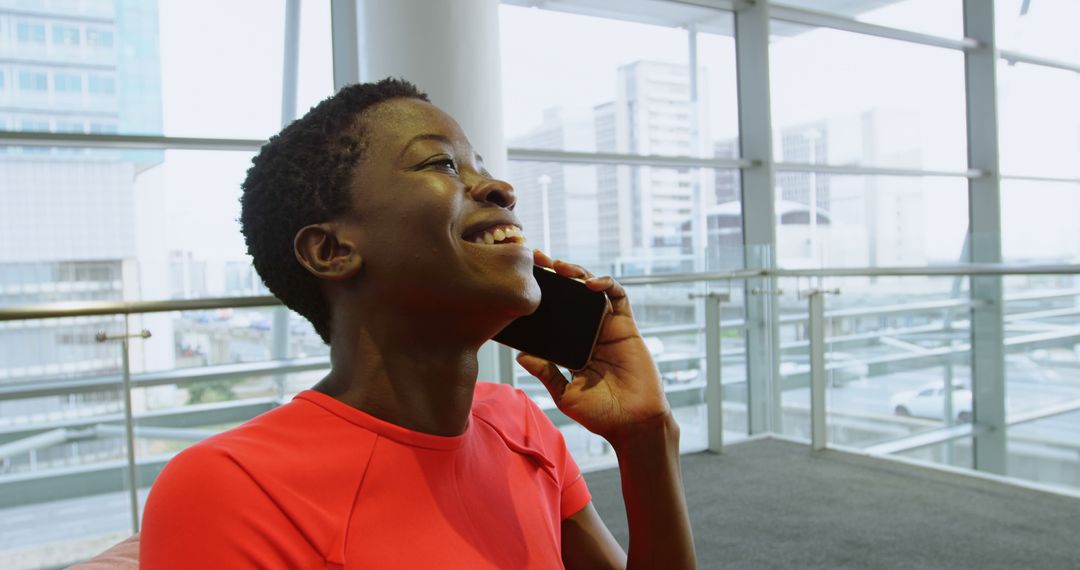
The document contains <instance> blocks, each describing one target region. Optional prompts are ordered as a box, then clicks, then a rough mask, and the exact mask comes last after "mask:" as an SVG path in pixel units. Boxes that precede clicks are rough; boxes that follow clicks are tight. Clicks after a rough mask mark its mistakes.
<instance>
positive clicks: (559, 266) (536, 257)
mask: <svg viewBox="0 0 1080 570" xmlns="http://www.w3.org/2000/svg"><path fill="white" fill-rule="evenodd" d="M533 263H535V264H536V265H539V266H541V267H547V268H550V269H554V270H555V273H558V274H559V275H562V276H564V277H573V278H574V279H582V280H585V279H588V278H590V277H592V273H589V271H588V270H587V269H585V268H584V267H582V266H580V265H576V264H574V263H569V262H566V261H563V260H561V259H554V260H553V259H551V257H549V256H548V255H547V254H546V253H544V252H542V251H540V250H539V249H534V250H533Z"/></svg>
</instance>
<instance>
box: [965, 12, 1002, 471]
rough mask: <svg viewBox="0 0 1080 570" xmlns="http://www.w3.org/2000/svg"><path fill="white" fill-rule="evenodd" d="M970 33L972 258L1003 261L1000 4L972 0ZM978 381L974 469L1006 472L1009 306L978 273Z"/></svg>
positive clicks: (974, 343) (996, 283) (974, 283)
mask: <svg viewBox="0 0 1080 570" xmlns="http://www.w3.org/2000/svg"><path fill="white" fill-rule="evenodd" d="M964 35H965V36H967V37H970V38H974V39H975V40H977V41H978V42H979V46H978V47H977V48H975V49H971V50H968V51H967V52H965V56H964V81H965V91H966V98H967V144H968V168H971V169H977V170H981V171H983V172H985V173H986V175H985V176H983V177H980V178H972V179H970V180H969V181H968V185H969V186H968V188H969V215H970V224H969V226H968V227H969V232H970V235H969V241H970V244H971V260H970V261H971V262H973V263H1000V262H1001V173H1000V155H999V138H998V137H999V132H998V113H997V63H998V53H997V45H996V40H995V36H994V3H993V2H987V1H985V0H964ZM971 297H972V301H973V302H974V303H975V304H974V306H973V308H972V310H971V317H972V320H971V323H972V326H971V347H972V349H971V358H972V362H971V366H972V371H971V378H972V387H971V388H972V398H973V412H974V423H975V427H976V428H977V429H976V431H975V436H974V440H975V441H974V452H975V459H974V467H975V469H977V470H979V471H988V472H991V473H998V474H1004V473H1005V471H1006V464H1007V456H1006V445H1007V439H1006V433H1005V432H1006V417H1005V388H1006V386H1005V356H1004V340H1005V333H1004V307H1003V294H1002V277H1001V276H1000V275H998V276H973V277H972V278H971Z"/></svg>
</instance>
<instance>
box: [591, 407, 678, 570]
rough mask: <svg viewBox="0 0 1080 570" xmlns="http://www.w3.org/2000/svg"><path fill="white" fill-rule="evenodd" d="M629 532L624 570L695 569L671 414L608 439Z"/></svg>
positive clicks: (676, 441) (674, 428)
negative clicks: (618, 474) (637, 569)
mask: <svg viewBox="0 0 1080 570" xmlns="http://www.w3.org/2000/svg"><path fill="white" fill-rule="evenodd" d="M611 444H612V447H613V448H614V449H615V453H616V455H617V456H618V458H619V473H620V474H621V476H622V491H623V500H624V501H625V503H626V518H627V521H628V523H629V527H630V551H629V553H628V555H627V568H629V569H634V568H670V569H679V568H695V567H696V565H697V562H696V557H695V554H694V539H693V534H692V532H691V529H690V516H689V514H688V513H687V509H686V497H685V496H684V494H683V484H682V470H681V469H680V466H679V426H678V424H677V423H675V419H674V418H673V417H672V416H671V414H670V413H668V414H664V415H663V416H660V417H658V418H656V419H654V420H652V421H650V422H645V423H642V424H639V425H637V426H635V427H634V428H633V430H632V431H629V432H627V433H625V434H622V435H620V436H619V437H617V438H611Z"/></svg>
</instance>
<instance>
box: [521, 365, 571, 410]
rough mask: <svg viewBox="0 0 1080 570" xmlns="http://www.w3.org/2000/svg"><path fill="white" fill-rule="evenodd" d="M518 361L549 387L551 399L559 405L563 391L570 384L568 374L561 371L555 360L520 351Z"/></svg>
mask: <svg viewBox="0 0 1080 570" xmlns="http://www.w3.org/2000/svg"><path fill="white" fill-rule="evenodd" d="M517 361H518V364H520V365H521V367H522V368H524V369H525V371H526V372H528V373H529V374H532V375H533V376H535V377H536V379H537V380H539V381H540V383H541V384H543V385H544V387H545V388H547V391H548V393H549V394H551V399H552V400H555V405H559V402H560V401H561V400H562V395H563V392H564V391H566V386H567V385H568V382H567V380H566V376H563V373H562V372H559V367H558V366H556V365H555V364H554V363H553V362H550V361H548V360H544V359H543V358H540V357H539V356H533V355H531V354H526V353H524V352H519V353H518V355H517Z"/></svg>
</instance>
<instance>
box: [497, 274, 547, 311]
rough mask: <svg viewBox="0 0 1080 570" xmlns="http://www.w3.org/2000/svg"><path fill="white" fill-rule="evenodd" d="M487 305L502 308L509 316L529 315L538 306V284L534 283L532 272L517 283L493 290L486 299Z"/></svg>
mask: <svg viewBox="0 0 1080 570" xmlns="http://www.w3.org/2000/svg"><path fill="white" fill-rule="evenodd" d="M486 303H487V304H488V306H489V307H492V308H494V307H500V308H503V309H504V310H505V311H506V313H507V314H508V315H509V316H510V317H511V318H514V319H516V318H518V317H524V316H525V315H531V314H533V312H535V311H536V309H537V307H539V306H540V286H539V285H537V284H536V279H535V278H533V276H532V272H531V271H530V273H529V274H528V276H525V277H524V278H523V279H521V281H520V282H519V283H516V284H513V285H511V286H508V287H506V288H505V289H501V290H500V291H499V292H497V293H495V292H493V293H492V294H491V295H490V296H489V297H488V298H487V299H486Z"/></svg>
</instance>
